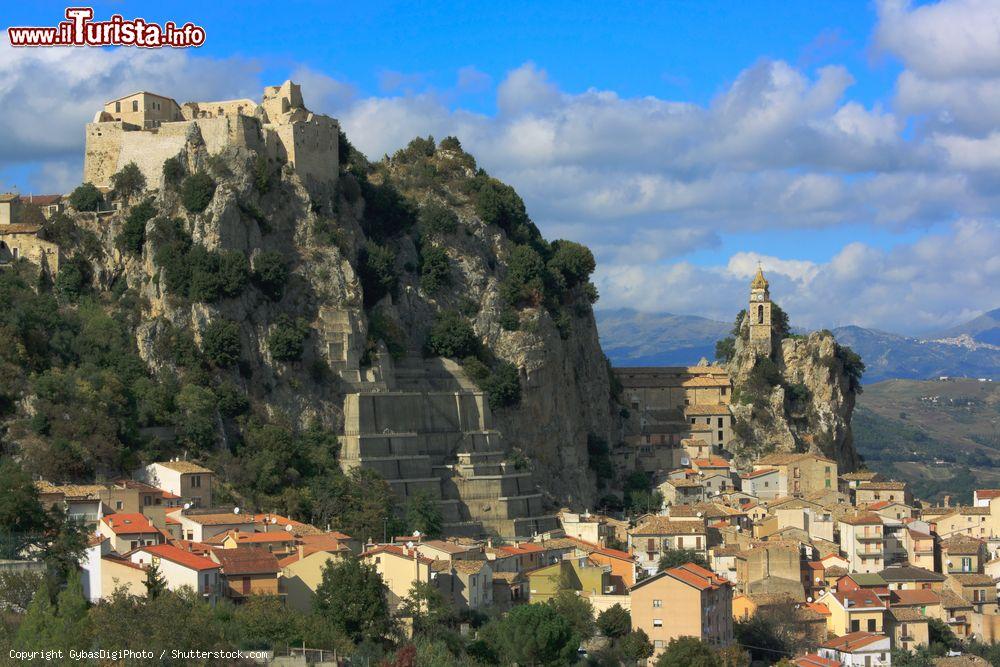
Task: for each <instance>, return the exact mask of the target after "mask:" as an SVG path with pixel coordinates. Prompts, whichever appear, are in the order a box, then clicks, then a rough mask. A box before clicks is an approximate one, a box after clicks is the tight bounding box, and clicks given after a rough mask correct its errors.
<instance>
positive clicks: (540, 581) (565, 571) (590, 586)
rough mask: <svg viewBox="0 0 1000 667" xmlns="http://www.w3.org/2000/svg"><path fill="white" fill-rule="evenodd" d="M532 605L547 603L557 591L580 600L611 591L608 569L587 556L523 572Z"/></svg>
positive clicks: (566, 559)
mask: <svg viewBox="0 0 1000 667" xmlns="http://www.w3.org/2000/svg"><path fill="white" fill-rule="evenodd" d="M525 576H527V578H528V589H529V593H530V595H531V601H532V602H548V601H549V600H551V599H552V598H553V597H555V595H556V594H557V593H558V592H559V591H560V590H561V589H567V588H568V589H570V590H573V591H576V593H577V594H578V595H580V596H581V597H593V596H596V595H605V594H609V593H611V592H612V588H613V587H612V583H611V568H610V567H608V566H607V565H603V564H601V563H596V562H594V561H592V560H591V559H590V558H588V557H581V558H564V559H563V560H560V561H559V562H557V563H553V564H552V565H547V566H545V567H541V568H539V569H537V570H532V571H530V572H526V573H525Z"/></svg>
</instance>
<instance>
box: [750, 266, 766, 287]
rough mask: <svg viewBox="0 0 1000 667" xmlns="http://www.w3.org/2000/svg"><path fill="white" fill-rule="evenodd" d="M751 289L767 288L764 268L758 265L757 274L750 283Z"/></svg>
mask: <svg viewBox="0 0 1000 667" xmlns="http://www.w3.org/2000/svg"><path fill="white" fill-rule="evenodd" d="M750 288H751V289H767V278H765V277H764V270H763V269H762V268H761V267H760V266H758V267H757V275H755V276H754V277H753V282H752V283H750Z"/></svg>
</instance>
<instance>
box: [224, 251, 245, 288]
mask: <svg viewBox="0 0 1000 667" xmlns="http://www.w3.org/2000/svg"><path fill="white" fill-rule="evenodd" d="M249 282H250V262H249V261H248V260H247V257H246V255H244V254H243V253H241V252H236V251H233V250H223V251H222V253H220V254H219V289H220V290H221V292H222V294H223V295H225V296H228V297H230V298H232V297H234V296H239V295H240V293H242V292H243V290H244V289H245V288H246V286H247V283H249Z"/></svg>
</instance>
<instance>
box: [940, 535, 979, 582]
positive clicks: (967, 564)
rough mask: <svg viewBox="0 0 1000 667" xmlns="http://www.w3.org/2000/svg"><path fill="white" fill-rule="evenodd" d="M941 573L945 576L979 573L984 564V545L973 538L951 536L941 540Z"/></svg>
mask: <svg viewBox="0 0 1000 667" xmlns="http://www.w3.org/2000/svg"><path fill="white" fill-rule="evenodd" d="M940 546H941V571H942V572H944V573H945V574H955V573H966V574H968V573H981V572H982V571H983V566H984V565H985V564H986V562H985V561H986V543H985V542H983V541H982V540H979V539H976V538H974V537H967V536H965V535H953V536H952V537H949V538H947V539H944V540H941V545H940Z"/></svg>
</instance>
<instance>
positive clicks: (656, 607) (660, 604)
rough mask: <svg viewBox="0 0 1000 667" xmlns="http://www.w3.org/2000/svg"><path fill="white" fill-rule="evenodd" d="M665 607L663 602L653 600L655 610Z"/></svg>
mask: <svg viewBox="0 0 1000 667" xmlns="http://www.w3.org/2000/svg"><path fill="white" fill-rule="evenodd" d="M662 606H663V600H653V608H654V609H659V608H660V607H662Z"/></svg>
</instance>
